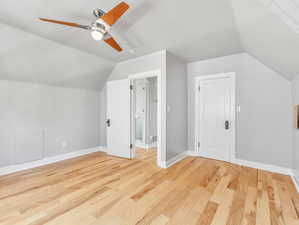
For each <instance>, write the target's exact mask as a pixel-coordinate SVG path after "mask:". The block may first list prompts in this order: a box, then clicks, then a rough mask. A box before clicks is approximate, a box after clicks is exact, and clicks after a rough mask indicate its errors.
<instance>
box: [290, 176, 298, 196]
mask: <svg viewBox="0 0 299 225" xmlns="http://www.w3.org/2000/svg"><path fill="white" fill-rule="evenodd" d="M291 178H292V180H293V183H294V185H295V187H296V189H297V192H298V193H299V179H298V178H297V177H296V175H295V174H294V172H293V174H292V176H291Z"/></svg>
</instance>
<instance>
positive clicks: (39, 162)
mask: <svg viewBox="0 0 299 225" xmlns="http://www.w3.org/2000/svg"><path fill="white" fill-rule="evenodd" d="M102 150H104V148H103V147H101V146H99V147H95V148H89V149H84V150H81V151H76V152H70V153H67V154H63V155H57V156H51V157H47V158H44V159H41V160H37V161H33V162H28V163H23V164H17V165H11V166H7V167H2V168H0V176H3V175H6V174H10V173H15V172H19V171H22V170H27V169H31V168H35V167H39V166H44V165H47V164H51V163H55V162H59V161H63V160H66V159H71V158H76V157H79V156H82V155H87V154H90V153H94V152H100V151H102Z"/></svg>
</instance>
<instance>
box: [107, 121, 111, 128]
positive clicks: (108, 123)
mask: <svg viewBox="0 0 299 225" xmlns="http://www.w3.org/2000/svg"><path fill="white" fill-rule="evenodd" d="M106 124H107V127H110V125H111V124H110V119H108V120H106Z"/></svg>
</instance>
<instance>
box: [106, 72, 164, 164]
mask: <svg viewBox="0 0 299 225" xmlns="http://www.w3.org/2000/svg"><path fill="white" fill-rule="evenodd" d="M162 93H163V92H162V78H161V72H160V71H159V70H157V71H149V72H145V73H139V74H134V75H131V76H129V78H128V79H123V80H115V81H109V82H107V120H106V124H107V153H108V154H109V155H112V156H116V157H122V158H127V159H134V158H136V155H137V154H138V152H140V153H141V154H145V155H148V154H150V153H153V154H152V155H151V156H150V157H151V158H152V160H153V162H154V161H155V162H157V165H158V166H160V167H163V164H162V161H163V159H164V158H163V156H164V155H165V134H166V133H165V125H166V124H165V113H166V112H165V111H164V110H163V109H165V107H162V106H163V105H164V106H165V100H164V101H163V99H164V98H163V96H162ZM136 96H137V98H136ZM136 153H137V154H136ZM155 164H156V163H155Z"/></svg>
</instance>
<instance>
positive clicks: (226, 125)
mask: <svg viewBox="0 0 299 225" xmlns="http://www.w3.org/2000/svg"><path fill="white" fill-rule="evenodd" d="M225 130H229V121H228V120H226V121H225Z"/></svg>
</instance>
